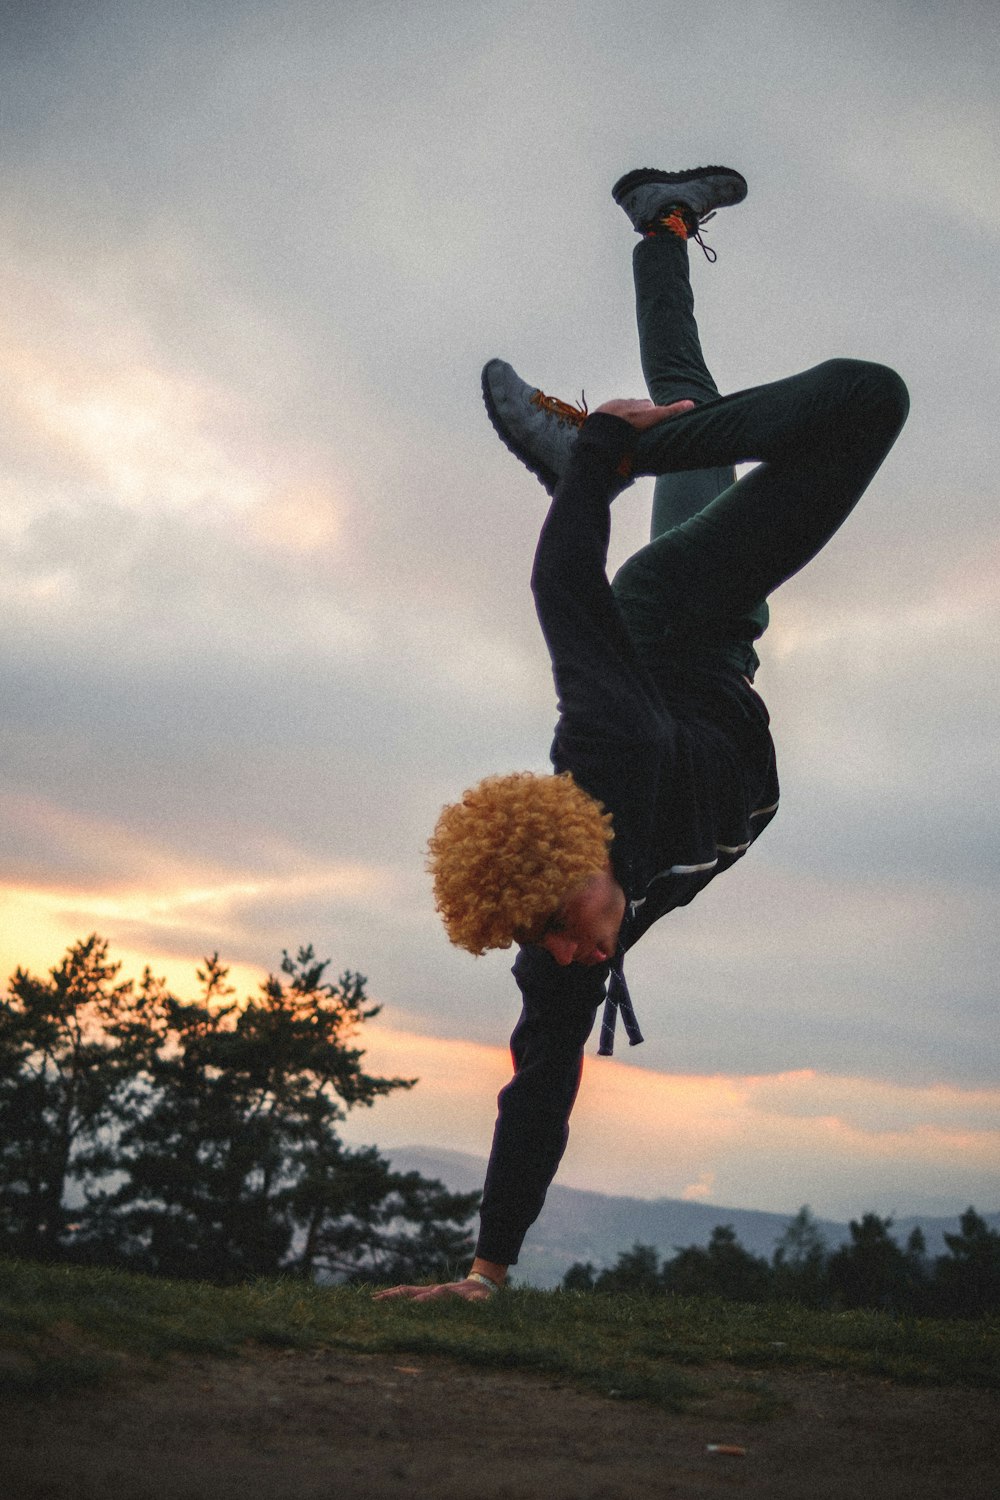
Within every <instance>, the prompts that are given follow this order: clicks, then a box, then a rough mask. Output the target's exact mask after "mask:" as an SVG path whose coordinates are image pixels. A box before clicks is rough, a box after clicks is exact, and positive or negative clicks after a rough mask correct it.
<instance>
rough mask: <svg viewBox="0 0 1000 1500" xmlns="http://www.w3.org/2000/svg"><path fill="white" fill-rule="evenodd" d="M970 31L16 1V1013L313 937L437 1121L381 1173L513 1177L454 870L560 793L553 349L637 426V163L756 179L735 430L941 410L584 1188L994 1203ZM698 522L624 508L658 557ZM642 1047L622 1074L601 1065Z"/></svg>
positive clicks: (991, 870)
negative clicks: (832, 400)
mask: <svg viewBox="0 0 1000 1500" xmlns="http://www.w3.org/2000/svg"><path fill="white" fill-rule="evenodd" d="M990 15H991V8H987V7H986V6H985V5H984V4H977V3H970V0H958V3H957V4H956V3H954V0H949V3H947V4H945V3H943V0H941V3H921V0H908V3H907V0H874V3H871V0H868V3H865V4H858V3H855V0H847V3H845V5H842V6H839V7H837V8H836V9H835V10H831V9H830V8H829V7H828V6H824V5H819V4H809V3H801V0H799V3H792V0H739V3H737V0H716V3H713V0H708V3H706V4H703V5H700V6H697V7H692V6H689V5H686V6H681V5H679V4H674V3H670V0H668V3H662V4H658V5H653V6H650V5H649V4H648V3H643V4H641V5H640V4H638V3H635V0H615V3H611V0H577V3H573V4H568V3H565V0H553V3H550V4H548V5H546V6H544V7H539V6H537V5H534V4H527V3H523V0H514V3H507V4H502V3H501V4H489V5H487V4H485V3H481V0H466V3H458V0H407V3H403V0H366V3H365V4H364V5H360V4H338V3H336V0H327V3H325V4H320V3H317V0H282V3H281V4H280V5H279V4H276V3H264V0H213V3H212V4H211V5H208V4H203V5H199V4H195V3H187V4H182V3H178V4H174V5H168V6H164V5H162V4H153V3H152V0H128V3H126V0H46V3H45V4H43V5H38V4H35V3H28V0H21V3H17V0H8V3H7V4H6V5H5V6H4V7H3V9H2V17H0V185H2V193H0V220H2V234H0V270H2V276H0V318H2V338H0V705H2V713H0V975H3V976H6V975H9V974H10V973H12V972H13V970H14V968H15V967H16V966H17V965H24V966H26V967H28V968H29V969H32V970H33V971H35V972H38V973H44V972H45V971H46V970H47V969H49V968H51V967H52V966H54V965H55V964H57V963H58V961H59V959H60V957H61V955H62V953H63V952H64V950H65V949H66V947H67V946H68V945H69V944H71V943H72V942H74V941H75V940H77V939H79V938H82V937H85V936H86V935H87V934H88V933H90V932H92V931H95V930H96V931H97V932H99V933H100V934H101V935H102V936H104V937H106V938H107V939H108V940H109V942H110V944H111V949H112V954H113V956H114V957H116V958H118V959H120V960H121V962H122V964H123V966H124V972H126V973H133V974H137V973H138V972H139V971H140V970H141V968H142V967H143V965H144V964H146V963H147V962H148V963H150V964H151V965H152V967H153V968H154V970H155V972H157V973H159V974H163V975H165V976H166V977H167V978H168V980H169V981H170V983H171V984H172V985H173V986H174V988H175V990H176V991H177V992H178V993H180V994H186V995H192V996H193V994H194V993H195V991H196V981H195V978H194V973H195V968H196V967H197V965H198V964H199V963H200V961H201V959H202V958H203V957H204V956H205V955H206V954H209V953H213V952H216V951H217V952H219V953H220V954H221V956H222V958H223V960H224V961H225V962H227V963H228V964H229V965H230V966H231V971H232V976H233V977H234V978H235V979H236V980H237V982H238V983H239V984H240V985H241V986H242V988H243V991H244V992H245V993H251V992H253V990H254V989H255V988H256V986H257V985H258V984H259V982H260V980H261V978H262V977H263V976H264V975H265V974H266V973H267V972H268V971H274V970H276V969H277V967H278V965H279V963H280V960H281V953H282V950H283V949H286V948H287V949H295V948H297V947H298V946H299V945H302V944H308V943H311V944H313V945H314V946H315V948H316V950H317V952H318V953H319V955H320V956H321V957H324V958H326V957H329V958H330V960H331V966H332V969H333V970H334V971H339V970H342V969H345V968H350V969H353V970H360V971H361V972H362V973H364V974H366V975H367V976H368V982H369V992H370V994H371V995H372V996H373V997H374V998H375V999H377V1000H378V1001H379V1002H381V1003H382V1005H383V1010H382V1013H381V1015H380V1016H379V1018H378V1019H377V1020H376V1021H375V1022H373V1023H371V1025H370V1027H369V1029H368V1045H369V1052H368V1061H369V1062H370V1064H371V1066H372V1068H373V1070H375V1071H379V1070H381V1071H385V1072H391V1073H394V1074H395V1073H403V1074H405V1075H406V1076H419V1077H420V1079H421V1082H420V1084H419V1085H418V1087H417V1088H416V1089H414V1090H413V1092H412V1093H410V1094H408V1095H406V1096H405V1097H404V1096H395V1097H393V1098H391V1099H388V1100H385V1101H383V1102H381V1103H380V1104H379V1105H378V1106H377V1109H376V1111H375V1113H374V1114H370V1115H369V1114H367V1113H365V1114H364V1115H362V1116H360V1117H359V1116H354V1117H352V1119H351V1121H350V1122H349V1124H348V1126H347V1128H346V1132H345V1133H346V1134H347V1135H348V1138H349V1139H351V1140H354V1141H357V1142H361V1141H375V1142H377V1144H379V1145H380V1146H382V1147H383V1148H385V1149H391V1147H392V1146H401V1145H404V1144H406V1145H410V1144H417V1143H420V1144H424V1145H429V1146H441V1147H451V1148H457V1149H460V1150H463V1151H468V1152H472V1153H474V1154H479V1155H486V1154H487V1152H488V1149H489V1142H490V1137H491V1133H492V1124H493V1116H494V1105H493V1099H494V1095H495V1093H496V1090H497V1089H498V1088H499V1087H500V1086H501V1085H502V1084H503V1082H504V1081H505V1079H506V1077H507V1076H508V1071H509V1063H508V1059H507V1054H506V1039H507V1036H508V1035H509V1032H510V1030H511V1028H512V1026H513V1024H514V1022H515V1021H516V1018H517V1013H518V1003H517V996H516V990H515V987H514V985H513V981H512V980H511V978H510V975H509V966H510V962H511V958H512V955H511V954H510V953H498V954H492V955H489V956H487V957H485V958H482V959H473V958H471V957H469V956H468V955H466V954H464V953H461V952H459V951H457V950H454V949H451V948H450V947H449V945H448V943H447V941H446V939H445V937H444V934H443V931H442V929H441V927H440V924H439V922H438V919H437V918H436V916H435V913H434V910H433V904H432V900H431V894H430V888H429V881H428V878H427V875H426V873H425V870H424V846H425V843H426V839H427V836H428V834H429V832H430V829H431V828H432V826H433V823H434V820H435V818H436V816H437V812H438V810H439V808H440V806H441V805H442V804H443V803H444V802H447V801H450V800H453V799H454V798H455V797H456V796H457V795H458V794H459V793H460V792H461V790H462V789H463V788H464V787H466V786H469V785H471V784H472V783H474V782H476V781H477V780H479V779H480V777H482V776H483V775H485V774H487V773H489V772H492V771H498V770H514V769H534V770H544V769H545V768H546V765H547V760H546V757H547V752H548V745H549V742H550V739H551V731H552V725H553V719H554V701H553V691H552V685H551V678H550V675H549V669H548V662H547V658H546V655H545V651H544V646H543V644H542V641H541V638H540V635H539V632H538V628H537V624H536V622H535V619H534V615H533V610H532V604H531V598H530V594H529V591H528V587H527V578H528V572H529V569H530V564H531V556H532V552H533V547H534V542H535V539H536V536H537V530H538V526H539V525H540V523H541V520H542V518H543V515H544V505H545V496H544V493H543V491H542V490H541V488H540V487H539V486H538V485H537V483H536V482H535V481H534V480H533V479H532V477H531V476H530V475H529V474H528V473H527V471H526V470H524V469H523V468H522V467H521V466H520V465H519V464H517V463H516V462H515V460H513V459H512V458H511V456H510V455H509V454H508V453H507V452H506V450H505V449H504V448H503V447H502V446H501V444H500V443H499V442H498V441H497V439H496V437H495V436H494V434H493V432H492V429H491V428H490V426H489V423H488V422H487V420H486V417H485V414H484V412H483V408H482V404H481V398H480V392H479V371H480V368H481V366H482V364H483V363H484V362H485V360H487V359H488V358H491V357H493V356H500V357H502V358H504V359H508V360H510V361H511V363H513V364H514V366H515V368H516V369H517V370H518V371H519V372H520V373H521V374H522V376H523V377H524V378H525V379H527V380H528V381H529V382H531V383H532V384H538V385H540V386H542V387H543V388H544V389H545V390H547V391H550V392H553V393H556V394H560V395H562V396H563V397H565V398H568V399H576V398H577V396H578V395H579V393H580V391H581V389H585V390H586V393H587V399H588V401H589V403H590V405H591V406H595V405H597V404H599V403H600V401H602V400H606V399H608V398H610V397H612V396H618V395H639V394H642V390H641V377H640V373H639V365H638V352H637V342H636V335H635V327H634V320H633V308H632V288H631V271H630V260H629V257H630V254H631V249H632V245H633V242H634V235H633V232H632V230H631V226H630V225H629V223H628V222H627V220H626V219H625V218H624V216H623V215H622V214H621V212H620V210H618V209H617V208H616V207H615V205H614V204H613V202H612V200H611V197H610V188H611V185H612V183H613V182H614V181H615V179H616V178H617V177H618V176H620V175H621V174H622V173H623V172H625V171H628V170H630V169H631V168H633V167H636V166H661V167H667V168H674V167H686V166H695V165H699V164H701V163H704V162H722V163H725V164H728V165H732V166H734V167H737V168H738V169H739V170H741V171H742V172H743V173H744V175H745V176H746V177H747V179H748V181H749V184H750V191H749V195H748V198H747V200H746V202H745V203H744V204H742V205H741V206H739V207H737V208H734V209H727V210H724V211H722V212H720V213H719V215H718V217H717V218H716V219H715V220H714V221H713V223H712V225H711V226H710V230H709V237H710V239H711V242H712V244H713V245H714V247H715V249H716V250H717V252H718V261H717V263H716V264H715V265H714V266H710V265H708V263H707V262H705V261H703V260H702V258H701V257H700V256H698V255H697V254H696V264H695V265H694V267H693V278H694V281H695V289H696V296H697V305H698V314H699V322H700V327H701V332H702V340H703V344H704V346H705V350H706V354H707V356H708V360H709V364H710V366H711V367H712V369H713V371H714V373H715V376H716V379H717V380H718V383H719V385H720V386H721V388H722V389H723V390H733V389H738V388H739V387H741V386H744V385H749V384H756V383H759V382H761V381H764V380H769V379H774V378H778V377H781V376H783V375H787V374H790V373H793V372H795V371H797V370H799V369H803V368H806V367H808V366H810V365H813V364H816V363H818V362H819V361H820V360H822V359H825V358H828V357H830V356H832V355H848V356H852V357H858V358H866V359H876V360H880V361H883V362H885V363H887V364H890V365H892V366H894V367H895V368H897V369H898V370H899V371H900V373H901V374H902V375H903V377H904V378H905V380H906V381H907V384H908V386H909V388H910V393H911V398H912V411H911V416H910V420H909V423H908V425H907V427H906V428H905V429H904V432H903V435H902V437H901V439H900V441H899V443H898V444H897V446H896V448H895V449H894V451H893V453H892V454H891V456H890V458H889V460H888V461H887V463H886V464H885V466H884V468H883V469H882V471H881V472H880V474H879V475H878V477H877V478H876V480H875V482H874V484H873V485H872V487H871V489H870V491H869V493H868V495H867V496H866V497H865V499H864V500H863V502H862V504H861V506H860V507H859V509H858V511H857V512H856V513H855V515H854V516H853V517H852V518H851V520H850V521H849V522H848V524H847V526H846V527H845V528H844V530H843V531H842V532H841V533H840V534H839V535H838V536H837V538H836V539H835V540H834V541H833V543H831V545H830V546H829V547H828V549H827V550H826V551H825V552H824V553H823V554H822V556H821V557H820V558H819V559H817V560H816V561H815V562H814V563H813V564H812V565H811V566H810V567H809V568H808V569H807V570H806V571H805V572H804V573H802V574H801V575H800V576H799V577H797V578H796V579H794V580H792V581H791V582H790V583H788V584H787V585H786V586H785V587H784V588H783V589H781V590H780V591H779V592H778V594H777V595H776V596H775V597H774V599H773V600H772V625H771V628H770V630H769V631H768V634H767V636H766V637H765V640H764V642H763V643H762V649H761V655H762V660H763V666H762V669H761V672H760V674H759V676H758V681H757V685H758V687H759V689H760V691H761V693H762V695H763V697H764V699H765V700H766V702H767V704H768V707H769V709H770V711H771V716H772V727H773V732H774V735H775V739H776V742H777V746H778V756H779V771H780V775H781V780H782V807H781V811H780V812H779V815H778V817H777V819H776V820H775V821H774V822H773V823H772V825H771V826H770V827H769V828H768V829H767V831H766V834H765V835H764V836H763V837H762V838H761V839H760V840H759V842H758V843H757V844H755V845H754V847H753V849H752V850H751V851H750V854H749V857H748V858H747V859H745V860H744V861H742V862H741V863H740V864H739V865H738V866H737V867H736V868H735V869H734V870H732V871H731V872H728V873H726V874H725V875H724V876H723V877H722V878H720V879H719V880H717V881H715V882H714V883H713V884H712V885H711V886H710V887H709V888H708V889H707V890H706V891H705V892H704V893H703V894H702V895H701V896H700V897H699V898H698V900H697V902H695V903H694V904H693V905H692V906H690V907H688V908H686V909H684V910H682V911H679V912H676V913H673V914H671V915H670V916H668V917H667V918H665V919H664V920H663V921H662V922H661V923H660V924H659V925H658V926H657V928H656V929H654V931H652V932H651V933H650V934H649V935H648V936H647V937H645V938H644V939H643V941H642V943H641V945H640V946H639V947H638V948H636V950H635V951H634V953H633V954H632V955H631V957H630V965H629V981H630V987H631V990H632V994H633V998H634V1001H635V1004H636V1009H637V1011H638V1014H639V1017H640V1020H641V1022H642V1025H643V1030H644V1032H645V1035H646V1038H647V1040H646V1043H645V1045H644V1046H643V1047H641V1048H638V1049H635V1050H630V1049H628V1048H627V1047H624V1045H622V1046H621V1047H620V1049H619V1055H618V1056H616V1058H615V1059H614V1060H613V1061H610V1062H609V1061H606V1060H604V1059H596V1058H594V1057H590V1058H589V1059H588V1062H587V1064H586V1068H585V1076H584V1086H583V1090H582V1093H581V1097H580V1101H579V1103H578V1106H577V1110H576V1114H575V1116H574V1124H573V1131H572V1138H571V1143H570V1147H569V1151H568V1153H567V1157H566V1160H565V1162H564V1165H563V1169H562V1172H561V1177H560V1180H561V1181H563V1182H565V1183H567V1184H568V1185H574V1186H581V1187H588V1188H593V1189H596V1190H599V1191H603V1192H620V1193H630V1194H638V1195H641V1196H646V1197H659V1196H673V1197H680V1196H683V1197H688V1198H693V1199H697V1200H699V1201H704V1202H710V1203H720V1204H725V1205H730V1206H738V1207H750V1208H762V1209H770V1210H775V1211H788V1212H794V1211H795V1209H796V1208H797V1207H798V1206H799V1205H800V1204H801V1203H803V1202H808V1203H810V1204H811V1205H812V1207H813V1209H814V1210H815V1211H816V1212H817V1213H819V1214H822V1215H826V1216H829V1217H847V1216H850V1215H857V1214H859V1213H860V1212H862V1211H864V1210H867V1209H874V1210H877V1211H879V1212H882V1213H889V1212H898V1213H899V1214H906V1213H917V1212H921V1213H950V1212H955V1211H959V1210H961V1209H962V1208H964V1207H965V1206H967V1205H968V1204H969V1203H970V1202H971V1203H974V1204H975V1205H976V1206H977V1208H979V1209H980V1211H993V1210H996V1209H997V1208H1000V1075H998V1059H997V1045H996V1041H997V1026H996V1021H995V1016H996V988H997V986H996V973H997V967H998V953H997V931H998V922H997V912H998V909H1000V907H998V900H997V895H998V892H997V886H998V856H997V849H998V847H1000V837H998V835H1000V827H998V825H1000V798H998V795H997V759H998V756H997V748H996V747H997V745H998V742H1000V708H998V694H997V685H998V672H997V648H998V642H1000V545H998V540H997V526H996V520H995V515H996V509H997V491H998V483H997V478H996V475H997V469H998V463H997V460H998V456H1000V455H998V437H997V418H996V412H995V402H994V397H993V389H994V386H995V375H996V349H997V331H998V330H997V312H996V308H997V269H996V268H997V265H998V264H1000V179H998V177H997V174H996V170H995V162H996V155H997V147H998V145H1000V141H998V136H1000V130H998V119H997V103H996V77H997V69H998V61H1000V59H998V57H997V52H998V48H1000V44H998V33H997V29H996V27H995V25H992V24H987V22H988V18H989V16H990ZM650 496H651V481H643V482H641V483H640V484H637V485H636V486H634V487H633V488H632V489H631V490H629V491H628V493H627V494H626V495H624V496H623V497H621V499H620V500H619V501H618V502H617V503H616V511H615V534H614V537H613V542H612V559H611V563H612V566H615V565H617V564H618V563H620V562H621V561H622V560H623V559H624V558H625V557H626V556H628V555H629V553H630V552H631V551H633V550H634V549H635V548H636V547H638V546H640V545H641V544H642V543H643V541H644V540H645V537H646V528H647V526H648V510H649V500H650ZM594 1050H595V1043H594V1042H592V1043H591V1045H590V1051H591V1053H593V1051H594Z"/></svg>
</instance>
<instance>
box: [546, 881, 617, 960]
mask: <svg viewBox="0 0 1000 1500" xmlns="http://www.w3.org/2000/svg"><path fill="white" fill-rule="evenodd" d="M624 915H625V892H624V891H623V890H622V888H621V886H620V885H619V884H618V882H617V880H616V879H615V877H614V876H613V875H612V873H611V871H610V869H607V870H602V871H601V873H600V874H599V875H591V876H590V878H589V879H588V880H586V881H584V883H583V884H582V885H578V886H577V887H576V888H575V889H574V890H572V891H570V893H569V895H568V896H567V897H566V899H565V900H564V901H563V902H562V903H561V904H560V906H559V910H558V911H557V912H556V913H555V915H554V916H553V917H552V918H550V920H549V921H548V923H547V924H546V926H545V929H544V931H543V933H542V935H541V937H540V938H539V939H538V943H539V946H540V947H542V948H545V949H547V950H548V952H549V953H551V954H552V957H553V958H554V959H555V961H556V963H557V964H563V965H565V964H603V963H607V961H608V959H609V958H611V957H612V956H613V955H614V951H615V949H616V948H617V946H618V932H619V929H620V928H621V925H622V918H623V917H624Z"/></svg>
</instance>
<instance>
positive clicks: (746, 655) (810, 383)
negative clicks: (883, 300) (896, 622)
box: [613, 233, 908, 678]
mask: <svg viewBox="0 0 1000 1500" xmlns="http://www.w3.org/2000/svg"><path fill="white" fill-rule="evenodd" d="M634 272H635V287H636V316H637V321H638V327H639V348H640V355H641V359H642V367H643V374H644V375H645V378H646V384H647V386H648V388H649V393H650V395H651V397H652V398H653V400H654V401H656V402H657V403H659V404H661V405H662V404H666V403H668V402H671V401H677V400H680V399H682V398H690V399H691V400H693V401H695V402H696V403H697V406H696V408H695V410H694V411H692V412H688V413H687V414H686V415H684V416H682V417H677V418H674V419H672V420H670V421H667V422H663V423H660V424H659V425H658V426H656V427H655V428H651V429H650V430H649V431H647V432H645V433H643V434H642V436H641V438H640V441H639V447H638V450H637V453H636V458H635V469H636V472H637V473H640V474H655V475H657V476H658V477H657V485H656V491H655V494H654V504H653V526H652V540H651V541H650V543H649V545H648V546H646V547H644V548H642V549H641V551H639V552H637V553H636V554H635V555H634V556H633V557H631V558H630V559H629V560H628V562H626V563H625V564H624V566H623V567H622V568H621V569H620V570H619V572H618V574H617V575H616V577H615V579H614V583H613V587H614V591H615V596H616V598H617V600H618V603H619V606H620V608H621V610H622V612H623V614H624V616H625V618H626V621H627V623H628V626H629V630H630V632H631V634H632V636H633V638H634V639H635V641H636V643H637V645H638V646H639V649H640V651H641V652H642V654H643V655H644V656H645V657H646V658H647V659H648V660H649V661H650V664H651V665H655V662H656V660H657V659H658V658H660V657H662V655H663V654H664V653H671V654H681V655H684V656H686V657H695V658H707V659H709V660H712V661H718V660H720V659H722V660H724V661H726V662H728V663H729V664H730V665H732V666H735V667H737V668H738V670H740V671H742V672H744V673H745V674H746V675H747V676H748V677H751V678H752V676H753V673H754V670H755V668H756V665H757V657H756V653H755V651H754V649H753V642H754V641H755V640H756V639H757V638H758V637H759V635H760V634H761V632H762V631H763V629H764V627H765V625H766V623H767V605H766V602H765V601H766V599H767V597H768V595H769V594H771V593H772V592H773V591H774V589H776V588H777V587H778V585H779V584H781V583H783V582H784V581H785V580H786V579H787V578H790V577H791V576H792V574H794V573H797V572H798V571H799V569H800V568H801V567H803V566H804V565H805V564H806V563H807V562H808V561H809V560H810V558H812V557H814V556H815V555H816V553H817V552H818V551H819V550H820V548H821V547H822V546H823V545H824V544H825V543H826V542H827V541H828V540H829V538H830V537H831V536H832V535H833V533H834V532H835V531H836V530H837V528H838V527H839V526H840V525H841V523H842V522H843V521H844V520H845V518H846V517H847V515H848V514H849V513H850V511H851V510H852V509H853V507H854V506H855V504H856V503H857V501H858V500H859V499H860V497H861V495H862V494H863V493H864V490H865V489H866V488H867V486H868V484H869V483H870V481H871V479H872V477H873V475H874V474H875V472H876V470H877V469H878V467H879V465H880V464H881V462H882V460H883V459H884V457H885V455H886V453H888V451H889V449H890V447H891V446H892V443H893V442H894V440H895V438H896V435H897V434H898V432H899V429H900V427H901V426H902V424H903V421H904V420H905V417H906V412H907V408H908V398H907V395H906V388H905V386H904V385H903V382H902V381H901V380H900V378H899V376H898V375H896V374H895V373H894V371H892V370H889V369H887V368H886V367H885V366H884V365H875V364H869V363H867V362H865V361H860V360H830V361H828V362H827V363H825V364H823V365H819V366H817V367H816V368H815V369H813V370H807V371H806V372H805V373H804V374H802V375H796V376H792V377H791V378H790V379H788V380H781V381H775V382H773V383H772V384H770V385H764V386H756V387H753V388H752V389H750V390H745V391H739V392H737V393H735V394H734V395H732V396H720V395H719V392H718V389H717V387H716V385H715V382H714V380H713V379H712V376H711V374H710V373H709V371H708V368H707V366H706V364H705V360H704V356H703V354H702V350H701V343H700V340H699V337H698V327H697V323H696V321H695V316H694V300H693V296H692V292H691V284H690V280H689V277H688V256H687V246H686V244H685V243H684V241H683V240H680V239H678V238H677V237H676V236H674V235H672V234H669V233H665V234H662V235H658V236H656V237H655V238H652V239H643V240H641V241H640V243H639V244H638V245H637V246H636V250H635V257H634ZM741 462H756V463H757V467H756V468H755V469H754V470H753V471H752V472H751V473H749V474H747V475H746V476H744V478H743V479H741V480H739V481H738V482H737V481H736V479H735V473H734V469H733V465H734V464H736V463H741Z"/></svg>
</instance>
